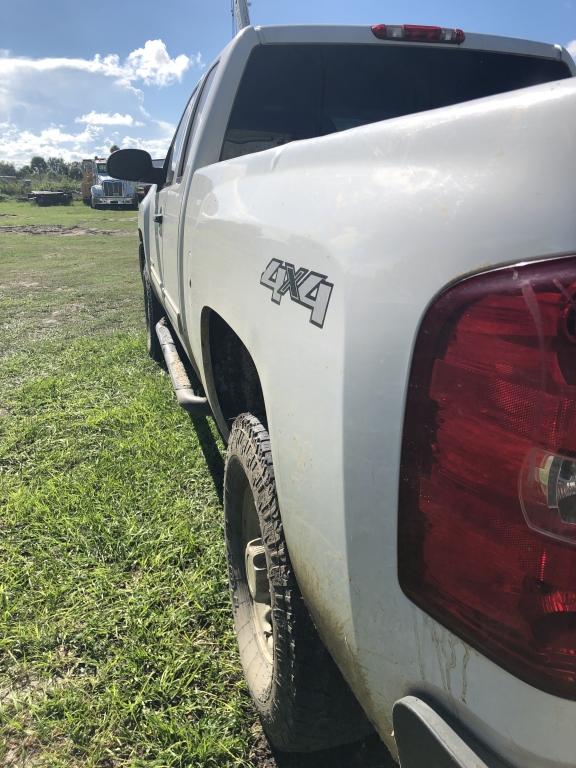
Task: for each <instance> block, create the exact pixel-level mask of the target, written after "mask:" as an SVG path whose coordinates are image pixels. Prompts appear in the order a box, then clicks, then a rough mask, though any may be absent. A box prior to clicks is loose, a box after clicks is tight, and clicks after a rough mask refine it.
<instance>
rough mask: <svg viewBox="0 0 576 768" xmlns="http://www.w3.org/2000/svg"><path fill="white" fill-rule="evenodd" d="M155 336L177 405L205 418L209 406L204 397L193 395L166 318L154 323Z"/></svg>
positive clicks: (208, 411)
mask: <svg viewBox="0 0 576 768" xmlns="http://www.w3.org/2000/svg"><path fill="white" fill-rule="evenodd" d="M156 335H157V336H158V341H159V342H160V347H161V348H162V354H163V355H164V360H165V361H166V367H167V368H168V373H169V374H170V379H171V380H172V386H173V387H174V392H175V393H176V399H177V400H178V405H180V406H182V408H184V410H185V411H187V412H188V413H191V414H192V415H193V416H207V415H208V414H209V413H210V404H209V403H208V400H207V399H206V398H205V397H198V395H195V394H194V390H193V389H192V385H191V384H190V379H189V378H188V374H187V373H186V369H185V368H184V364H183V363H182V360H180V355H179V354H178V350H177V349H176V344H174V339H173V338H172V334H171V333H170V329H169V328H168V326H167V324H166V318H165V317H163V318H162V319H161V320H160V321H159V322H158V323H156Z"/></svg>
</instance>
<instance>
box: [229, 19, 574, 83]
mask: <svg viewBox="0 0 576 768" xmlns="http://www.w3.org/2000/svg"><path fill="white" fill-rule="evenodd" d="M375 23H376V22H375ZM254 30H255V31H256V33H257V35H258V37H259V39H260V41H261V43H262V44H271V43H353V44H354V43H355V44H361V43H362V44H366V43H373V44H375V45H399V44H406V45H420V46H421V45H426V46H433V47H437V46H438V45H441V46H442V47H446V48H454V47H455V46H454V44H445V43H422V42H418V43H414V42H410V43H403V42H402V41H395V40H381V39H378V38H377V37H376V36H375V35H374V33H373V32H372V28H371V26H369V25H362V26H360V25H354V26H347V25H289V26H288V25H287V26H262V27H254ZM240 34H242V33H240ZM465 34H466V38H465V40H464V42H463V43H461V44H460V45H458V46H457V47H458V48H471V49H474V50H484V51H493V52H497V53H514V54H519V55H524V56H540V57H543V58H547V59H558V60H560V59H564V60H567V59H569V60H570V61H569V62H568V63H569V64H571V69H572V70H573V71H576V67H574V63H573V60H572V57H571V56H570V54H569V53H568V52H567V51H566V49H565V48H563V47H562V46H561V45H555V44H553V43H541V42H536V41H533V40H522V39H519V38H515V37H501V36H499V35H482V34H476V33H473V32H466V31H465Z"/></svg>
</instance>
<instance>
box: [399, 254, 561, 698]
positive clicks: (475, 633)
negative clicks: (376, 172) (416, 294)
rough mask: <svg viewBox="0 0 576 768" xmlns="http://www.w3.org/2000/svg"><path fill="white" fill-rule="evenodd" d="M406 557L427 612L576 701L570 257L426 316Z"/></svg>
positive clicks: (406, 579)
mask: <svg viewBox="0 0 576 768" xmlns="http://www.w3.org/2000/svg"><path fill="white" fill-rule="evenodd" d="M398 555H399V578H400V583H401V586H402V588H403V590H404V591H405V593H406V594H407V595H408V596H409V597H410V598H411V599H412V600H413V601H414V602H415V603H417V604H418V605H419V606H420V607H421V608H422V609H423V610H425V611H426V612H428V613H429V614H431V615H432V616H434V617H435V618H436V619H437V620H438V621H439V622H441V623H442V624H444V625H445V626H446V627H448V628H449V629H450V630H452V631H453V632H454V633H456V634H458V635H460V636H461V637H463V638H464V639H465V640H466V641H468V642H469V643H470V644H471V645H472V646H474V647H476V648H477V649H478V650H480V651H481V652H483V653H485V654H486V655H487V656H489V657H491V658H492V659H493V660H494V661H496V662H497V663H498V664H500V665H501V666H503V667H505V668H507V669H508V670H510V671H511V672H513V673H514V674H516V675H517V676H518V677H520V678H522V679H523V680H525V681H527V682H529V683H532V684H533V685H535V686H537V687H539V688H542V689H544V690H546V691H549V692H550V693H554V694H557V695H561V696H564V697H567V698H573V699H576V258H573V257H570V258H564V259H555V260H551V261H546V262H539V263H528V264H522V265H519V266H514V267H509V268H505V269H499V270H496V271H493V272H489V273H484V274H482V275H478V276H475V277H472V278H469V279H467V280H464V281H462V282H460V283H458V284H456V285H454V286H452V287H450V288H449V289H447V290H446V291H445V292H444V293H443V294H442V295H440V297H439V298H438V299H437V300H436V301H435V302H434V303H433V305H432V306H431V307H430V309H429V310H428V312H427V313H426V316H425V318H424V320H423V322H422V324H421V327H420V331H419V334H418V338H417V342H416V345H415V350H414V357H413V363H412V369H411V373H410V382H409V389H408V397H407V405H406V419H405V426H404V441H403V451H402V467H401V483H400V514H399V552H398Z"/></svg>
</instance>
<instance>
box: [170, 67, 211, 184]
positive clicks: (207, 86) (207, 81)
mask: <svg viewBox="0 0 576 768" xmlns="http://www.w3.org/2000/svg"><path fill="white" fill-rule="evenodd" d="M217 67H218V64H215V65H214V66H213V67H212V69H211V70H210V72H208V74H207V75H206V77H205V78H204V84H203V85H202V93H201V94H200V98H199V99H198V105H197V107H196V111H195V113H194V119H193V121H192V125H191V126H190V127H189V129H188V136H187V138H186V148H185V150H184V152H183V157H182V162H181V163H180V171H179V174H178V177H179V178H181V177H182V174H183V173H184V169H185V168H186V164H187V162H188V155H189V154H190V147H191V146H192V143H193V141H194V136H195V134H196V129H197V127H198V124H199V122H200V120H201V119H202V115H203V113H204V106H205V104H206V100H207V99H208V96H209V94H210V91H211V90H212V83H213V82H214V75H215V74H216V69H217Z"/></svg>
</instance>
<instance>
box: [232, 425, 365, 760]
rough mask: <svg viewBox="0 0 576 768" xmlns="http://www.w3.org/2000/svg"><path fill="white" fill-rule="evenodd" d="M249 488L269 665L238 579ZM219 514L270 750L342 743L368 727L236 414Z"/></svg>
mask: <svg viewBox="0 0 576 768" xmlns="http://www.w3.org/2000/svg"><path fill="white" fill-rule="evenodd" d="M248 491H250V492H251V493H252V496H253V500H254V507H255V509H256V512H257V515H258V520H259V524H260V531H261V538H262V545H263V547H264V550H265V554H266V566H267V574H268V583H269V588H270V598H271V608H272V636H273V656H272V660H271V661H270V660H269V659H267V658H266V656H265V655H264V654H263V653H262V650H261V644H259V642H258V639H257V636H256V632H257V625H256V623H255V620H254V618H253V617H254V613H253V609H252V602H251V600H252V598H251V597H250V591H249V588H248V584H247V578H246V567H245V564H244V563H245V561H244V557H245V552H244V539H243V532H242V528H243V522H242V520H243V519H244V516H245V512H243V509H244V508H243V504H244V503H245V502H244V501H243V499H244V494H245V493H247V492H248ZM224 516H225V527H226V547H227V555H228V569H229V578H230V590H231V595H232V609H233V614H234V624H235V629H236V635H237V638H238V645H239V648H240V658H241V661H242V666H243V668H244V673H245V676H246V680H247V683H248V688H249V690H250V694H251V696H252V699H253V701H254V704H255V706H256V709H257V711H258V714H259V716H260V719H261V721H262V726H263V729H264V732H265V734H266V736H267V737H268V739H269V741H270V742H271V744H272V746H273V747H274V748H276V749H277V750H280V751H284V752H300V753H304V752H315V751H319V750H324V749H328V748H331V747H336V746H339V745H343V744H349V743H351V742H353V741H355V740H357V739H359V738H361V737H363V736H365V735H366V734H368V733H371V732H372V727H371V726H370V724H369V723H368V721H367V719H366V717H365V715H364V713H363V712H362V710H361V708H360V706H359V705H358V703H357V701H356V700H355V698H354V697H353V695H352V693H351V691H350V689H349V688H348V686H347V684H346V683H345V681H344V679H343V678H342V675H341V674H340V672H339V670H338V668H337V667H336V664H335V663H334V661H333V660H332V658H331V656H330V655H329V653H328V652H327V650H326V649H325V647H324V645H323V644H322V642H321V640H320V638H319V636H318V633H317V631H316V628H315V627H314V624H313V623H312V620H311V618H310V615H309V613H308V611H307V609H306V606H305V605H304V601H303V599H302V596H301V594H300V590H299V588H298V585H297V583H296V578H295V576H294V573H293V571H292V566H291V564H290V558H289V556H288V549H287V546H286V541H285V539H284V531H283V526H282V520H281V517H280V509H279V506H278V499H277V496H276V485H275V481H274V468H273V466H272V454H271V451H270V438H269V436H268V432H267V431H266V429H265V427H264V426H263V425H262V424H261V422H260V421H259V420H258V419H257V418H256V417H255V416H253V415H251V414H242V415H241V416H238V418H237V419H236V420H235V422H234V425H233V427H232V432H231V434H230V439H229V443H228V452H227V458H226V468H225V475H224Z"/></svg>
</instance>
